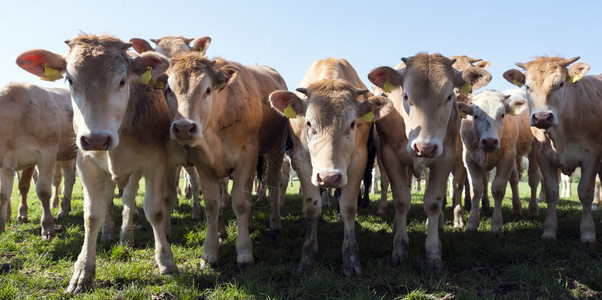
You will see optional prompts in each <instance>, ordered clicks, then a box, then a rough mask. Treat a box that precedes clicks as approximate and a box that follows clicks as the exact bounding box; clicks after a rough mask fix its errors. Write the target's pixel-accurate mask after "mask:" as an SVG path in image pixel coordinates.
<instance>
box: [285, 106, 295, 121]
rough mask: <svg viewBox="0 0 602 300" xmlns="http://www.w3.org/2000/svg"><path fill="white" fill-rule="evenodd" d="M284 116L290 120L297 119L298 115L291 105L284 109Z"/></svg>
mask: <svg viewBox="0 0 602 300" xmlns="http://www.w3.org/2000/svg"><path fill="white" fill-rule="evenodd" d="M284 116H285V117H287V118H289V119H294V118H296V117H297V113H296V112H295V110H294V109H293V107H292V106H291V104H290V103H289V104H288V105H287V106H286V107H285V108H284Z"/></svg>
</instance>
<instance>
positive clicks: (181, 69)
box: [168, 52, 216, 92]
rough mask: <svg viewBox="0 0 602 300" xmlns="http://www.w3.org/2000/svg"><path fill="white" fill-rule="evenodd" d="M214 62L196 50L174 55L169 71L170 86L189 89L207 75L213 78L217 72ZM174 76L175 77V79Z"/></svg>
mask: <svg viewBox="0 0 602 300" xmlns="http://www.w3.org/2000/svg"><path fill="white" fill-rule="evenodd" d="M214 64H215V63H214V62H213V61H210V60H208V59H206V58H204V57H203V56H202V55H200V54H199V53H196V52H191V53H186V54H183V55H177V56H174V57H173V58H172V59H171V66H170V68H169V71H168V73H169V74H170V80H169V82H170V86H171V87H172V89H174V88H176V87H177V88H184V89H188V88H189V87H190V86H193V85H194V84H195V83H198V82H200V81H202V79H203V78H205V77H207V76H209V77H210V78H211V79H212V80H213V79H215V76H216V75H215V74H216V72H215V70H214V69H213V66H214ZM172 77H173V78H174V79H173V80H172ZM184 92H185V91H184Z"/></svg>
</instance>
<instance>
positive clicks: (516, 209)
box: [492, 157, 523, 216]
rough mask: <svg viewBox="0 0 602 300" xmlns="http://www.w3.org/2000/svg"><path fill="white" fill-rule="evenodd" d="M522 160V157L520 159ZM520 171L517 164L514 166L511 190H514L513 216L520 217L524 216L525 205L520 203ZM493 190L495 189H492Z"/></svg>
mask: <svg viewBox="0 0 602 300" xmlns="http://www.w3.org/2000/svg"><path fill="white" fill-rule="evenodd" d="M520 159H522V157H521V158H520ZM518 177H519V176H518V169H517V166H516V164H514V165H513V166H512V173H510V181H509V182H510V189H511V190H512V215H514V216H520V215H522V214H523V205H522V203H521V202H520V195H519V194H518ZM492 190H493V188H492Z"/></svg>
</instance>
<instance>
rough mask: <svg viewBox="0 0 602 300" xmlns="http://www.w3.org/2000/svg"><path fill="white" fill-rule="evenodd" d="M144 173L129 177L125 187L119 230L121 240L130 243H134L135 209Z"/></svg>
mask: <svg viewBox="0 0 602 300" xmlns="http://www.w3.org/2000/svg"><path fill="white" fill-rule="evenodd" d="M141 177H142V174H140V172H136V173H134V174H132V175H130V177H129V178H128V183H127V184H126V186H125V188H123V195H122V196H121V201H122V202H123V211H122V212H121V218H122V220H121V230H120V231H119V240H120V241H121V242H122V243H124V244H128V245H134V211H135V208H136V195H137V194H138V188H139V187H140V184H139V182H140V178H141Z"/></svg>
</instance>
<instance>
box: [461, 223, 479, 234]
mask: <svg viewBox="0 0 602 300" xmlns="http://www.w3.org/2000/svg"><path fill="white" fill-rule="evenodd" d="M464 232H466V233H468V234H472V233H475V232H477V227H474V226H470V225H468V226H466V230H464Z"/></svg>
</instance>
